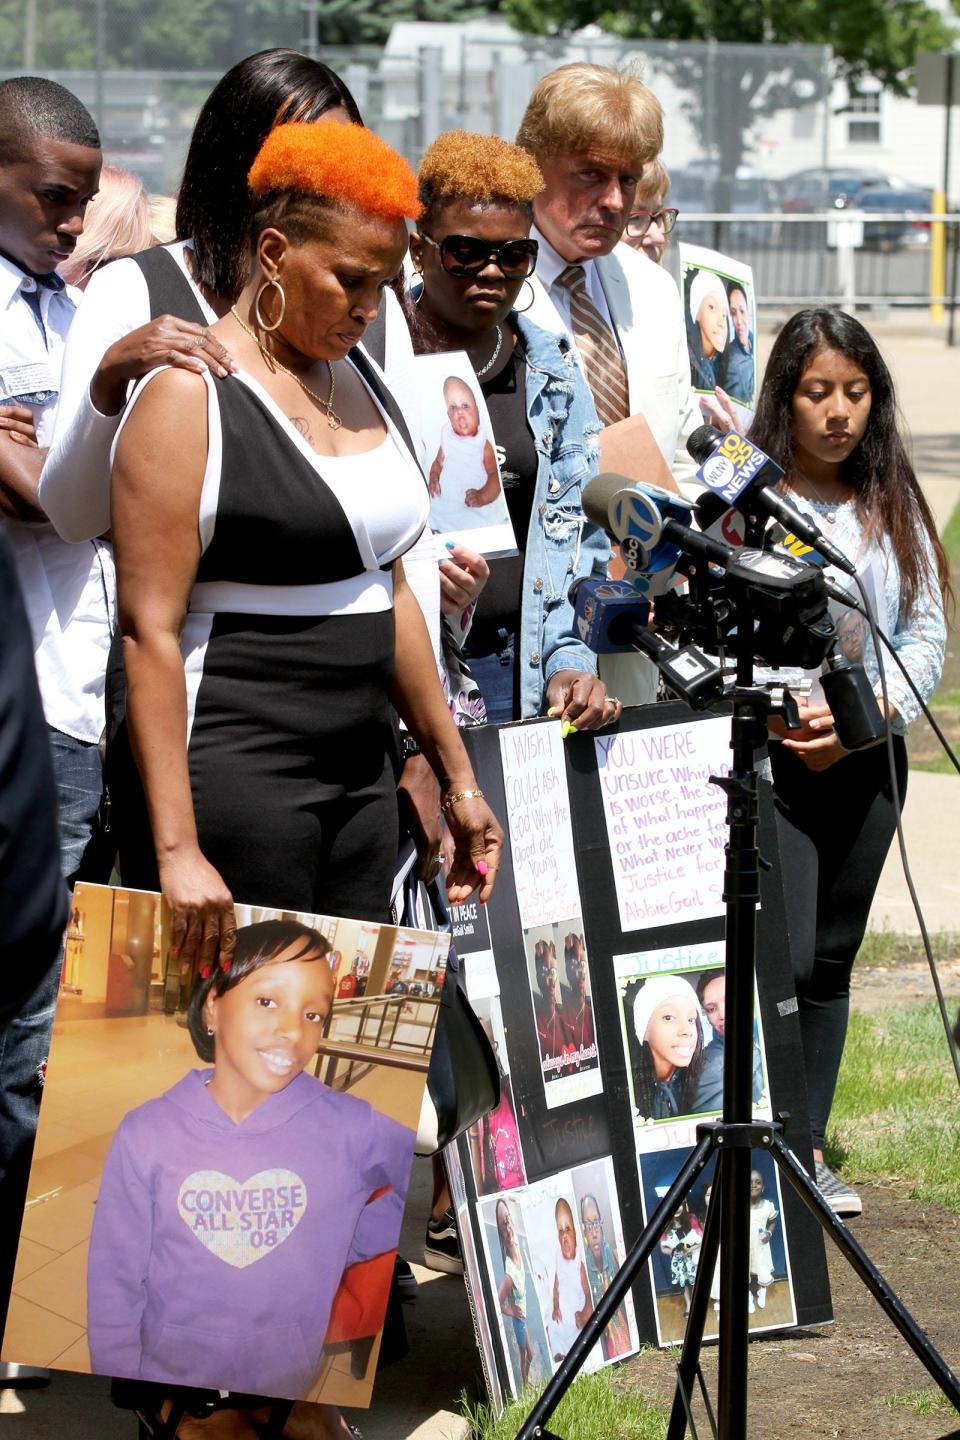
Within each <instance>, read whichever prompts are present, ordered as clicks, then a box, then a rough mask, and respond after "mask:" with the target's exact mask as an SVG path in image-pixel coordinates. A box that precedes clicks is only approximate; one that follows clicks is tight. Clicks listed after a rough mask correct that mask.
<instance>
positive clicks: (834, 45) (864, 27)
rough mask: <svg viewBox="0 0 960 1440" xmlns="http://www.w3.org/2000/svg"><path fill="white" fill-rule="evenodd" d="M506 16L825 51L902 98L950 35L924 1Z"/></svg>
mask: <svg viewBox="0 0 960 1440" xmlns="http://www.w3.org/2000/svg"><path fill="white" fill-rule="evenodd" d="M503 11H504V13H505V14H506V15H507V16H508V17H509V19H510V21H511V23H512V24H513V25H514V26H515V27H516V28H517V29H518V30H524V31H528V32H530V33H532V34H537V35H547V34H570V33H571V32H573V31H575V30H579V29H582V28H583V27H584V26H587V25H599V26H600V28H601V29H603V30H609V31H611V32H612V33H613V34H615V35H620V36H623V37H624V38H625V39H627V38H629V39H647V40H687V41H704V40H720V41H726V42H728V43H731V44H738V45H774V44H776V45H829V46H830V47H831V49H832V50H833V53H834V56H835V58H836V61H837V64H838V67H839V73H840V74H841V75H843V76H844V77H846V78H848V79H850V80H851V81H852V82H853V83H854V84H855V83H856V82H857V81H859V80H861V79H863V78H864V77H865V76H868V75H870V76H874V77H875V78H876V79H877V80H879V81H880V82H881V84H883V85H884V86H885V87H887V88H888V89H890V90H893V91H896V92H897V93H899V94H904V93H905V92H906V89H907V86H908V83H909V78H910V77H909V72H910V69H911V67H912V66H913V63H914V59H915V57H916V55H917V52H918V51H920V50H942V49H945V48H946V47H947V46H948V45H949V44H950V43H951V41H952V39H953V37H954V34H955V32H954V31H953V30H951V29H949V28H948V27H947V25H946V24H945V23H944V20H943V18H942V16H941V15H940V14H939V12H938V11H936V10H934V9H932V8H931V7H930V6H929V5H928V4H927V3H926V0H849V3H843V0H788V3H785V0H630V3H628V4H624V5H616V4H605V3H604V0H600V6H599V8H598V5H597V4H596V3H595V0H504V4H503Z"/></svg>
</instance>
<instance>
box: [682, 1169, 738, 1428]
mask: <svg viewBox="0 0 960 1440" xmlns="http://www.w3.org/2000/svg"><path fill="white" fill-rule="evenodd" d="M730 1153H731V1152H729V1151H727V1152H724V1151H723V1150H720V1151H719V1152H718V1155H717V1168H716V1172H715V1174H714V1177H713V1190H712V1192H711V1195H710V1205H709V1208H708V1210H707V1223H706V1228H705V1229H704V1232H703V1244H702V1245H701V1246H700V1260H699V1262H698V1264H697V1278H696V1280H695V1282H694V1286H693V1299H692V1301H691V1302H690V1315H689V1318H688V1320H687V1328H686V1331H685V1332H684V1336H683V1350H682V1351H681V1353H680V1359H679V1361H678V1363H677V1388H676V1390H675V1391H674V1395H673V1409H672V1410H671V1411H670V1424H669V1426H668V1427H667V1440H683V1437H684V1436H685V1435H686V1433H687V1425H688V1422H689V1418H690V1416H689V1397H690V1395H691V1393H692V1390H693V1382H694V1379H695V1377H696V1375H697V1371H698V1369H699V1365H700V1347H701V1345H702V1344H703V1331H704V1326H705V1325H706V1320H707V1310H708V1308H709V1305H710V1287H711V1285H712V1284H713V1273H714V1269H715V1268H716V1264H717V1255H718V1254H719V1251H720V1189H721V1187H720V1170H721V1168H722V1166H723V1162H724V1160H725V1159H726V1157H727V1155H728V1154H730ZM710 1423H711V1428H712V1427H713V1418H712V1415H711V1419H710ZM713 1433H714V1435H715V1434H716V1430H715V1429H714V1430H713Z"/></svg>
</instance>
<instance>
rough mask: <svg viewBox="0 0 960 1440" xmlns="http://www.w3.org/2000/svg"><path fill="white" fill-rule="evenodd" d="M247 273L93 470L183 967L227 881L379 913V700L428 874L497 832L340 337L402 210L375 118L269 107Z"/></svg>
mask: <svg viewBox="0 0 960 1440" xmlns="http://www.w3.org/2000/svg"><path fill="white" fill-rule="evenodd" d="M249 185H250V192H251V197H252V215H251V228H250V268H249V273H248V279H247V283H246V285H245V286H244V288H243V290H242V292H241V294H240V296H239V298H238V300H237V302H236V304H235V305H234V306H233V308H232V309H231V310H230V312H229V313H228V314H227V315H225V316H224V318H223V319H222V320H221V321H219V322H218V324H217V325H215V326H214V327H212V329H213V334H214V336H215V338H216V339H217V340H219V341H220V342H221V343H222V344H223V345H224V346H225V347H226V348H227V349H228V350H229V352H230V354H231V355H232V356H233V357H234V359H235V361H236V363H237V366H238V369H237V372H236V373H235V374H233V375H225V376H216V375H214V374H213V373H211V371H210V370H209V369H208V370H206V371H205V372H204V373H203V374H197V373H194V372H191V371H189V370H185V369H182V368H176V367H173V368H165V369H160V370H155V371H153V372H151V374H150V375H148V376H147V377H146V378H145V379H144V380H143V381H142V382H141V384H140V386H139V387H138V389H137V391H136V392H135V394H134V396H133V398H132V400H131V401H130V403H129V404H128V406H127V410H126V413H125V416H124V420H123V424H122V427H121V430H120V432H119V435H118V440H117V444H116V448H115V454H114V464H113V512H112V513H113V536H114V544H115V550H116V561H117V576H118V591H119V612H120V625H121V628H122V631H123V637H124V660H125V664H126V671H127V679H128V687H129V696H128V722H129V729H130V739H131V743H132V746H133V749H134V753H135V756H136V759H137V763H138V766H139V769H140V772H141V775H142V778H143V782H144V788H145V792H146V798H147V807H148V810H149V816H150V825H151V829H152V838H153V842H154V846H155V850H156V857H157V863H158V869H159V878H160V883H161V888H162V890H163V893H164V895H165V897H166V898H167V900H168V901H169V902H170V905H171V907H172V911H173V928H172V946H173V949H174V950H175V951H179V952H180V955H181V959H182V961H184V962H186V961H192V960H196V961H198V962H199V963H200V964H201V965H204V964H210V963H212V962H214V961H216V960H217V958H218V956H219V958H220V962H221V963H224V962H227V961H229V957H230V954H231V952H232V948H233V943H234V932H235V919H234V912H233V895H234V894H236V895H238V896H239V897H241V898H242V899H244V900H250V901H257V902H259V903H261V904H268V905H271V906H274V907H277V908H280V909H285V910H295V911H308V912H322V913H326V914H333V915H345V916H356V917H363V918H366V919H385V918H386V914H387V909H388V904H389V898H390V884H391V879H392V873H393V865H394V860H395V856H396V849H397V818H396V805H397V802H396V790H395V773H394V767H395V763H396V745H395V737H394V730H393V722H392V713H391V705H393V706H395V708H396V710H397V711H398V712H399V714H400V715H401V717H402V719H403V720H404V722H405V724H406V726H407V728H408V730H409V731H410V732H411V734H412V735H413V736H414V737H415V739H416V740H417V742H418V743H419V745H420V747H421V749H422V751H423V753H424V755H425V756H426V758H427V760H428V761H429V763H430V765H431V767H432V768H433V770H434V772H435V774H436V776H437V778H438V780H439V781H440V787H441V805H442V808H443V811H444V814H445V816H446V819H447V822H448V825H449V827H450V829H451V832H452V834H453V837H454V840H455V847H456V848H455V855H454V859H453V863H452V866H451V868H450V871H449V873H448V877H447V886H448V891H449V893H450V897H451V899H452V900H454V901H459V900H463V899H465V898H466V897H467V895H468V894H470V892H471V891H472V890H473V889H474V888H475V887H476V886H477V885H478V884H479V886H480V898H481V900H485V899H486V898H487V896H488V895H489V893H490V890H491V888H492V885H493V881H494V878H495V874H496V869H497V863H498V855H499V851H500V846H501V843H502V835H501V832H500V829H499V827H498V826H497V823H496V821H495V820H494V818H493V816H492V814H491V813H490V810H489V809H488V807H487V805H486V803H485V801H484V799H483V797H482V795H481V793H480V792H479V790H478V788H477V784H476V780H475V778H474V775H473V771H472V769H471V767H470V763H469V761H468V759H467V756H466V752H465V750H464V748H463V745H462V742H461V741H460V739H459V736H458V734H457V731H456V728H455V727H454V725H453V723H452V721H451V719H450V715H449V712H448V710H447V707H446V704H445V701H444V698H443V693H442V691H441V688H440V684H439V681H438V679H437V675H436V667H435V665H434V663H433V652H432V650H431V647H430V643H429V640H428V637H427V632H426V627H425V625H424V622H423V617H422V614H421V612H420V610H419V607H418V606H417V604H416V601H415V599H414V597H413V595H412V593H411V591H410V590H409V588H408V586H407V584H406V582H405V580H404V575H403V565H402V562H401V559H400V557H401V556H402V555H403V554H404V552H405V551H407V550H408V549H409V548H410V547H411V546H412V545H413V544H414V542H415V541H416V540H417V538H418V536H419V535H420V532H421V530H422V529H423V526H424V523H425V521H426V516H427V489H426V484H425V481H424V477H423V474H422V472H421V470H420V468H419V466H418V463H417V460H416V458H415V452H414V448H413V443H412V441H411V439H410V436H409V434H408V432H407V428H406V425H405V423H404V419H403V416H402V414H401V412H400V410H399V409H398V407H397V405H396V402H395V401H394V399H393V397H392V395H391V394H390V392H389V391H388V390H387V389H386V387H385V385H384V383H383V379H382V374H381V373H380V372H378V370H377V369H376V367H375V366H374V365H373V364H371V362H370V361H369V360H368V359H367V357H366V356H365V354H364V353H363V352H362V350H360V349H359V348H358V341H359V340H360V339H361V337H362V335H363V333H364V330H365V328H366V326H367V324H368V323H369V321H370V320H371V319H372V318H373V317H374V316H375V315H376V313H377V308H378V303H379V299H380V294H381V291H382V289H383V288H384V286H386V285H387V284H388V282H389V281H390V280H391V279H392V278H393V277H394V276H395V275H396V274H397V273H398V271H399V270H400V267H401V263H402V258H403V254H404V250H405V248H406V228H405V225H404V217H405V216H411V217H413V216H416V214H417V213H418V211H419V206H418V204H417V199H416V181H415V178H414V176H413V173H412V172H411V171H410V169H409V167H408V166H407V165H406V163H405V161H403V160H402V159H401V158H400V157H399V156H398V155H397V154H396V153H395V152H394V151H392V150H391V149H390V148H389V147H388V146H387V145H385V144H384V143H383V142H382V141H381V140H379V139H378V138H377V137H376V136H375V135H374V134H372V132H370V131H368V130H365V129H363V128H362V127H361V126H357V125H343V124H339V123H336V122H335V121H320V122H319V123H316V124H296V123H294V124H287V125H281V126H279V127H277V128H276V129H275V130H274V131H273V132H272V133H271V134H270V135H269V136H268V138H267V140H266V141H265V142H264V145H263V147H262V148H261V150H260V153H259V155H258V156H257V158H256V161H255V162H254V165H253V167H252V169H251V171H250V175H249Z"/></svg>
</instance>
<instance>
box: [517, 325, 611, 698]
mask: <svg viewBox="0 0 960 1440" xmlns="http://www.w3.org/2000/svg"><path fill="white" fill-rule="evenodd" d="M512 320H513V321H514V322H515V323H516V326H517V329H518V331H519V333H520V338H521V340H522V342H523V347H524V350H525V352H526V360H527V366H526V376H527V384H526V401H527V420H528V422H529V424H530V429H531V431H532V432H533V439H534V444H535V446H536V450H537V482H536V489H535V493H534V497H533V510H532V512H531V515H530V529H529V532H528V534H527V545H526V556H525V560H524V567H523V594H522V598H521V603H520V629H519V633H518V635H517V646H518V649H519V662H520V712H521V715H522V716H523V717H524V719H526V718H527V717H528V716H531V715H537V714H539V713H540V711H541V709H542V708H543V704H544V698H545V691H546V687H547V682H548V681H549V680H550V679H551V678H552V677H553V676H554V675H555V674H556V673H557V671H558V670H585V671H588V672H589V673H590V674H591V675H595V674H596V673H597V657H596V655H594V653H593V651H592V650H589V649H588V648H587V646H586V645H585V644H584V643H583V641H582V640H581V639H580V638H579V636H578V635H577V632H576V627H575V623H574V618H573V605H572V604H571V603H570V600H569V598H568V592H569V590H570V586H571V585H572V583H573V581H574V580H575V579H576V578H577V577H578V576H581V575H583V576H590V575H593V576H595V577H598V578H599V577H601V576H604V575H606V573H607V565H608V563H609V560H610V542H609V540H608V539H607V537H606V535H605V534H604V532H603V531H602V530H600V529H599V528H598V527H597V526H596V525H593V524H591V522H590V521H589V520H587V519H586V517H585V515H584V513H583V510H582V508H581V501H580V496H581V492H582V490H583V487H584V486H585V485H586V484H587V482H588V480H591V479H592V478H593V476H594V475H596V473H597V469H598V464H599V457H600V446H599V440H598V436H599V432H600V423H599V421H598V420H597V412H596V409H595V408H594V404H593V397H592V395H591V394H590V388H589V386H588V385H587V382H586V380H585V378H584V375H583V372H582V371H581V369H580V367H579V365H578V364H577V361H576V358H575V355H574V352H573V346H572V344H571V342H570V340H569V339H568V338H567V336H566V335H563V334H560V335H552V334H550V333H549V332H548V331H546V330H541V328H540V327H539V325H534V324H533V323H532V322H531V321H529V320H527V319H525V317H524V316H523V315H519V314H515V315H514V316H512Z"/></svg>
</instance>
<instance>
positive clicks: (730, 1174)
mask: <svg viewBox="0 0 960 1440" xmlns="http://www.w3.org/2000/svg"><path fill="white" fill-rule="evenodd" d="M750 1158H751V1157H750V1151H749V1150H746V1149H741V1148H736V1149H730V1150H728V1151H726V1152H725V1153H724V1155H723V1165H722V1169H721V1172H720V1195H721V1202H720V1204H721V1209H720V1218H721V1236H720V1239H721V1246H720V1355H719V1359H718V1363H717V1412H718V1415H719V1420H720V1432H719V1433H720V1440H746V1436H747V1349H748V1345H749V1341H750V1321H749V1318H748V1313H747V1302H748V1297H749V1293H750V1232H749V1229H748V1224H749V1218H750Z"/></svg>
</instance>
